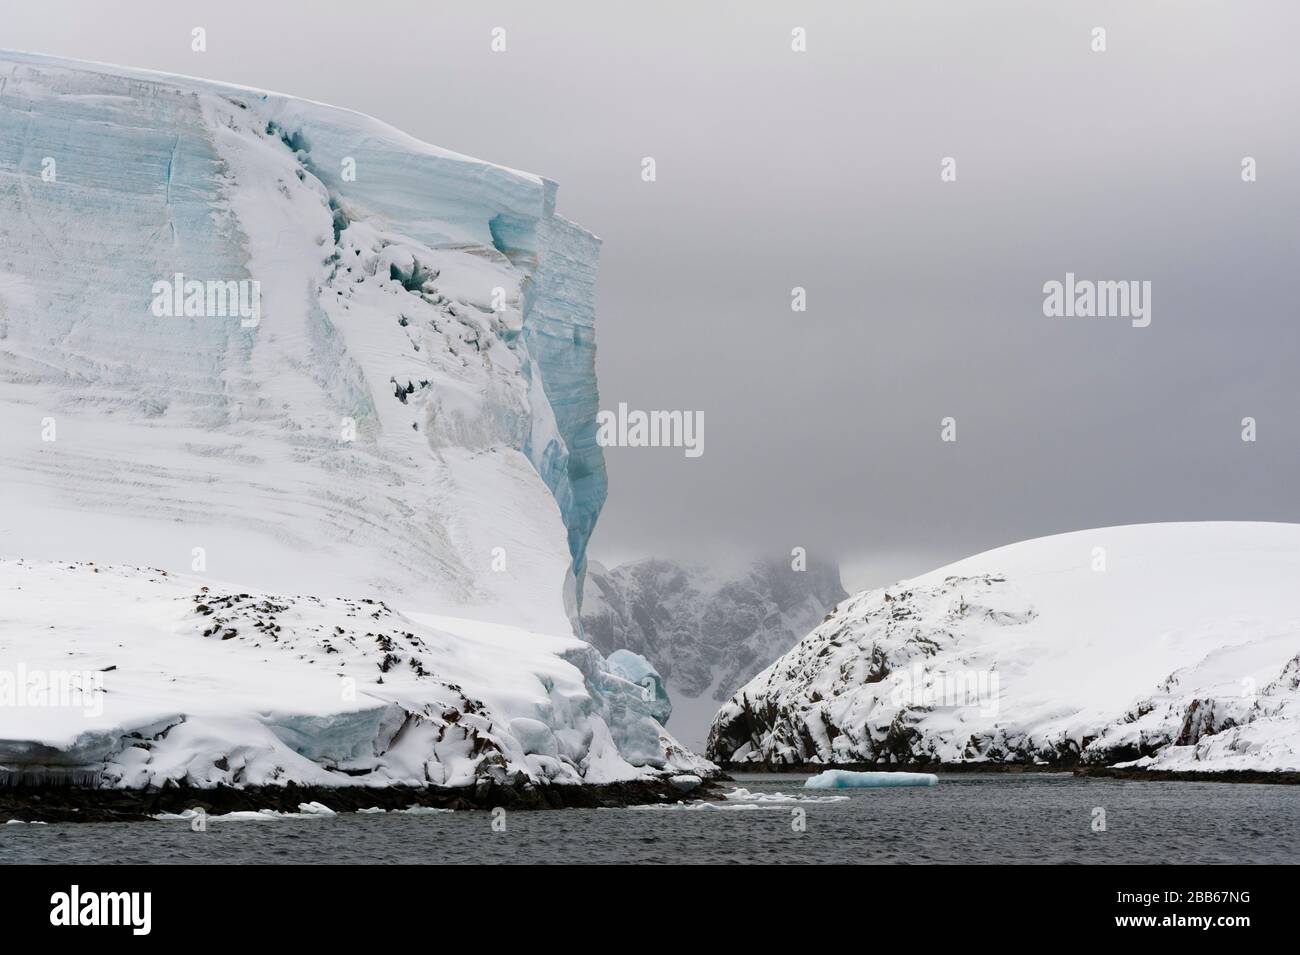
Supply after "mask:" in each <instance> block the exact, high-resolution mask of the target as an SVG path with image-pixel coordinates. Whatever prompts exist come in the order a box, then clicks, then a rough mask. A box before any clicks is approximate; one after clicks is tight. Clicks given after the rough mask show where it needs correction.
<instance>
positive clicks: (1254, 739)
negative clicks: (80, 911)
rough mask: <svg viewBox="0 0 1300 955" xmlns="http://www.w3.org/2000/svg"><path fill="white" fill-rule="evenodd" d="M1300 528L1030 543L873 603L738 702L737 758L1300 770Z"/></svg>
mask: <svg viewBox="0 0 1300 955" xmlns="http://www.w3.org/2000/svg"><path fill="white" fill-rule="evenodd" d="M1298 573H1300V525H1294V524H1249V523H1241V524H1237V523H1204V524H1152V525H1136V526H1128V527H1113V528H1105V529H1100V530H1093V531H1080V532H1076V533H1072V534H1063V535H1060V536H1056V537H1048V538H1042V539H1039V540H1033V541H1027V542H1024V543H1020V544H1013V545H1010V546H1008V547H1003V548H999V549H997V550H993V551H989V552H987V553H985V554H980V555H977V556H974V557H971V558H968V559H966V560H963V561H959V562H957V563H956V564H952V565H949V566H947V567H944V568H941V569H939V570H936V571H933V572H931V573H929V574H926V575H924V576H921V577H918V578H915V579H912V580H907V581H902V582H900V583H898V584H896V585H894V586H892V587H887V588H883V589H879V590H872V591H866V592H863V593H860V594H857V595H855V596H854V597H852V598H850V599H849V600H848V601H845V602H844V603H842V604H841V605H840V606H839V607H838V608H836V611H835V614H834V615H833V616H832V617H831V618H830V619H828V620H827V621H826V622H825V623H823V624H822V625H821V626H819V627H817V628H816V629H815V630H814V631H813V632H812V633H811V634H809V635H808V636H807V637H806V638H805V639H804V640H803V641H801V642H800V643H799V644H798V645H797V646H796V647H794V648H793V649H792V650H790V652H789V653H787V654H785V655H784V656H783V657H781V658H780V659H778V660H777V661H776V662H774V663H773V664H771V666H769V667H768V668H767V669H766V670H764V671H763V672H762V673H760V674H759V675H758V676H756V677H755V678H754V679H753V680H751V681H750V682H749V683H748V684H746V685H745V686H744V687H742V688H741V689H740V690H739V691H738V692H737V693H736V694H735V695H733V696H732V698H731V699H730V700H728V701H727V703H726V704H725V705H724V706H723V707H722V708H721V709H720V710H719V712H718V714H717V716H716V718H715V720H714V724H713V727H712V730H711V732H710V736H709V741H708V749H707V751H708V753H709V755H710V756H711V757H712V758H714V759H718V760H722V761H740V762H744V761H755V762H769V763H806V762H812V763H832V764H833V763H859V762H862V763H916V762H920V763H924V762H930V761H939V762H961V761H975V762H982V761H983V762H1022V763H1049V764H1059V765H1075V764H1080V763H1082V764H1093V765H1132V766H1138V767H1145V768H1150V769H1156V770H1161V769H1167V770H1202V771H1218V770H1234V769H1241V770H1289V771H1294V770H1297V769H1300V678H1298V676H1297V674H1298V672H1300V652H1298V651H1300V637H1298V636H1297V635H1298V634H1300V591H1297V590H1296V587H1295V584H1294V582H1295V580H1296V576H1297V574H1298Z"/></svg>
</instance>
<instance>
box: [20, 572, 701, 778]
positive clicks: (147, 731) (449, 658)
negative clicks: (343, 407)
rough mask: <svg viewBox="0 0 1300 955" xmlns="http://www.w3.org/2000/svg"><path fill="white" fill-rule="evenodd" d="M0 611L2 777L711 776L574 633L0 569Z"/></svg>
mask: <svg viewBox="0 0 1300 955" xmlns="http://www.w3.org/2000/svg"><path fill="white" fill-rule="evenodd" d="M0 608H3V609H0V661H3V663H4V666H3V667H0V704H3V705H0V782H8V781H13V780H18V781H22V782H29V783H31V782H51V781H54V782H58V781H65V782H77V783H81V784H97V785H107V786H119V787H129V788H139V787H143V786H161V785H164V784H167V783H169V782H175V783H182V784H185V785H190V786H198V787H207V786H214V785H219V784H230V785H268V784H283V783H286V782H296V783H300V784H304V785H335V786H354V785H360V786H385V785H396V784H404V785H414V786H420V785H425V784H433V785H438V786H469V785H473V784H476V783H477V782H478V781H480V780H494V781H496V782H499V783H504V784H510V783H516V784H517V783H519V782H523V781H527V782H531V783H534V784H546V783H550V784H566V783H580V782H585V783H604V782H615V781H621V780H629V779H640V778H647V777H651V776H655V775H660V774H663V773H673V772H692V773H700V772H706V771H707V770H708V769H709V768H710V767H708V765H707V764H706V763H705V762H704V761H703V760H701V759H699V757H696V756H693V755H691V754H690V753H687V752H685V751H684V750H682V749H681V748H680V747H679V746H677V744H676V743H675V742H674V741H673V740H672V739H671V738H670V737H669V736H668V735H667V734H666V733H664V732H663V731H662V729H661V727H660V725H659V723H658V722H657V721H656V720H655V719H654V718H653V715H652V713H653V708H654V702H653V698H652V697H649V698H648V694H646V693H645V692H644V691H643V688H642V687H641V686H639V685H636V684H634V683H631V682H629V681H627V680H625V679H622V678H621V677H620V676H619V675H618V674H617V673H615V672H612V668H609V667H606V665H605V663H604V661H603V660H602V659H601V657H600V654H598V653H597V652H596V651H595V650H594V649H593V648H592V647H591V646H590V645H589V644H587V643H584V642H583V641H581V640H578V639H577V638H575V637H553V636H548V635H544V634H538V633H530V632H527V631H524V630H521V629H518V628H515V627H509V626H505V625H501V624H486V623H481V622H477V621H468V620H463V619H457V618H448V617H438V616H433V615H423V614H411V615H403V614H401V613H399V612H397V611H395V610H393V609H391V608H390V607H389V606H388V605H387V604H385V603H384V602H383V601H377V600H373V599H369V598H360V599H353V598H347V597H302V596H279V595H274V594H266V593H262V592H258V591H243V592H241V591H237V590H232V589H228V588H222V587H216V586H209V585H208V584H207V583H205V582H204V581H203V580H201V579H199V578H195V577H180V576H175V575H170V574H167V573H165V572H163V571H159V570H150V569H144V568H129V567H120V566H118V567H107V566H105V567H100V566H98V565H91V564H84V563H83V564H62V563H52V562H47V561H22V560H6V561H0ZM19 688H20V689H21V692H15V691H16V689H19Z"/></svg>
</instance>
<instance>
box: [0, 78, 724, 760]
mask: <svg viewBox="0 0 1300 955" xmlns="http://www.w3.org/2000/svg"><path fill="white" fill-rule="evenodd" d="M555 190H556V187H555V184H554V183H551V182H549V181H547V180H544V179H542V178H539V177H537V176H533V175H530V174H527V173H522V172H517V171H514V170H510V169H506V168H503V167H500V166H495V165H492V164H489V163H484V162H481V161H478V160H474V159H470V158H468V157H465V156H460V155H457V154H455V153H451V152H448V151H445V150H442V149H439V148H437V147H434V146H430V145H428V144H425V143H422V142H419V141H417V140H414V139H412V138H411V137H409V136H406V135H405V134H403V133H401V132H399V131H398V130H395V129H393V128H391V127H389V126H386V125H385V124H383V123H380V122H378V121H376V120H374V119H371V118H369V117H366V116H362V115H360V114H356V113H352V112H349V111H347V110H342V109H337V108H334V107H329V106H325V105H322V104H318V103H312V102H307V101H304V100H298V99H294V98H291V97H287V96H281V95H278V94H273V93H265V92H261V91H257V90H250V89H245V88H240V87H233V86H226V85H221V84H216V83H211V82H207V81H203V80H196V79H190V78H184V77H174V76H166V75H162V74H153V73H147V72H143V71H134V70H129V69H123V68H119V67H110V66H102V65H96V64H85V63H75V62H70V61H62V60H57V59H52V58H47V57H41V56H35V55H29V54H11V53H0V481H2V482H3V484H4V486H5V489H6V493H5V494H4V495H3V496H2V497H0V591H3V595H4V596H3V600H4V606H5V608H6V614H5V618H4V619H3V620H0V690H3V688H4V686H8V687H9V688H10V690H11V691H14V692H20V693H21V692H24V690H23V687H24V686H25V683H23V682H22V681H23V680H24V679H25V676H22V675H23V674H32V673H36V674H57V673H61V672H63V671H65V670H66V669H67V666H68V663H69V661H70V660H74V659H75V660H77V661H79V663H85V664H86V665H87V667H89V669H88V670H87V672H88V673H92V672H93V673H94V674H103V678H104V680H105V682H106V686H105V689H106V691H107V692H106V694H105V696H104V697H103V700H102V702H103V707H102V711H101V712H97V713H88V712H83V711H80V710H78V709H77V708H76V707H71V708H69V707H67V706H54V707H34V708H32V707H27V708H24V707H14V708H9V707H0V764H3V767H4V768H5V772H6V773H8V774H10V775H12V776H14V777H15V778H18V779H26V780H35V781H39V780H40V779H42V778H46V777H50V776H57V775H59V774H60V773H61V774H63V777H62V778H68V779H73V780H79V781H89V782H94V783H96V784H100V785H118V786H146V785H160V784H163V783H166V782H167V781H169V780H170V781H184V782H186V783H188V784H191V785H198V786H205V785H217V784H237V785H246V784H258V783H263V784H265V783H282V782H286V781H290V780H292V781H297V782H304V783H312V782H315V783H322V784H330V785H351V784H353V783H361V784H367V785H383V784H389V783H394V782H400V783H406V784H416V785H419V784H424V783H432V784H437V785H468V784H470V783H473V782H474V781H475V780H483V779H497V780H501V781H505V782H515V783H517V782H519V781H524V782H526V783H530V784H531V783H572V782H608V781H616V780H627V779H642V778H646V777H647V774H651V775H653V774H661V775H662V774H667V775H672V774H675V773H681V772H691V773H697V774H699V773H704V774H707V773H708V772H710V771H711V769H712V767H710V766H709V764H707V763H706V762H705V761H703V760H700V759H699V758H698V757H695V756H693V755H692V754H690V753H688V752H687V751H685V750H684V749H683V748H682V747H681V746H680V745H679V744H678V743H677V742H676V741H675V740H674V739H672V737H671V736H670V735H668V734H667V733H666V732H665V731H664V730H663V728H662V726H661V725H660V722H659V721H658V720H657V719H656V714H657V713H659V712H660V703H661V701H659V700H657V699H655V698H654V697H653V695H651V696H649V697H647V696H646V691H645V689H644V688H643V687H641V686H638V685H637V684H635V683H633V682H632V681H630V680H628V679H626V678H625V677H624V676H623V675H621V671H619V670H617V668H614V667H611V666H610V665H609V664H608V663H607V662H606V661H605V660H604V658H603V657H602V656H601V655H600V654H599V653H598V652H596V651H595V650H594V649H593V648H592V647H590V646H589V645H588V644H585V643H583V642H581V641H580V640H577V639H575V638H573V637H572V636H571V635H570V634H571V633H572V630H573V623H574V620H575V619H576V613H577V606H578V604H577V603H575V602H574V600H575V599H576V600H578V601H580V599H581V582H582V575H583V570H584V564H585V550H586V545H587V540H588V538H589V536H590V534H591V530H592V527H593V525H594V523H595V520H596V518H597V516H598V514H599V512H600V509H601V505H602V504H603V501H604V497H605V487H606V479H605V468H604V461H603V457H602V455H601V451H600V449H599V447H598V446H597V445H596V442H595V413H596V406H597V401H598V398H597V392H596V382H595V374H594V347H595V346H594V331H593V320H594V316H593V308H592V297H593V291H594V280H595V263H596V256H597V252H598V241H597V240H596V239H595V238H594V237H593V236H591V235H590V234H588V233H586V232H584V231H583V230H582V229H580V228H579V227H577V226H575V225H573V224H572V223H570V222H568V221H567V220H564V219H563V218H561V217H560V216H558V215H556V213H555ZM194 282H198V283H201V285H200V293H199V294H198V296H197V298H196V299H194V302H193V304H194V308H193V310H191V308H190V305H191V296H190V291H189V284H187V283H194ZM217 283H221V285H220V288H222V289H224V288H226V284H225V283H230V286H229V287H230V288H235V289H236V290H237V292H238V294H237V296H236V297H238V296H239V295H243V294H244V291H245V290H249V291H250V294H249V296H248V298H249V299H255V301H256V302H257V304H258V307H257V309H256V314H255V315H251V316H250V315H241V314H232V313H230V311H229V310H226V309H220V308H215V309H214V307H213V303H214V301H218V300H216V299H214V298H213V297H212V296H213V295H214V293H213V291H212V286H213V285H215V284H217ZM173 285H174V286H176V292H175V295H173V294H172V292H171V291H169V289H170V287H171V286H173ZM160 286H161V287H162V289H163V293H162V294H161V297H160V292H159V287H160ZM203 286H207V287H208V288H207V291H206V295H205V294H204V288H203ZM253 291H255V293H256V294H255V295H253V294H252V292H253ZM160 303H161V304H163V305H166V306H167V307H166V308H161V309H160V307H159V306H160ZM173 304H174V305H177V306H182V307H179V308H173V307H171V305H173ZM142 568H144V569H142ZM155 568H157V569H155ZM392 608H400V610H399V609H392ZM561 634H563V635H564V636H559V635H561ZM15 687H16V688H17V689H16V690H15ZM342 688H346V691H345V690H344V689H342Z"/></svg>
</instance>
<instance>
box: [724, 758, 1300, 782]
mask: <svg viewBox="0 0 1300 955" xmlns="http://www.w3.org/2000/svg"><path fill="white" fill-rule="evenodd" d="M718 768H719V769H721V770H722V771H723V773H725V774H727V775H728V777H729V775H730V774H731V773H741V774H744V773H820V772H822V771H824V770H827V769H846V770H849V771H851V772H876V773H894V772H898V773H917V772H925V773H938V774H952V775H961V774H963V773H1009V774H1013V775H1014V774H1019V773H1070V774H1072V775H1074V776H1080V777H1091V778H1096V779H1130V780H1140V781H1143V782H1196V783H1267V784H1270V785H1281V786H1294V785H1298V784H1300V772H1281V771H1279V772H1268V771H1263V770H1222V771H1217V772H1194V771H1188V770H1160V769H1138V768H1135V767H1127V766H1079V765H1073V766H1070V765H1060V764H1036V763H973V762H972V763H939V762H927V763H891V764H887V765H882V764H879V763H780V764H773V765H763V764H761V763H718Z"/></svg>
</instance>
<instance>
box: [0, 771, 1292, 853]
mask: <svg viewBox="0 0 1300 955" xmlns="http://www.w3.org/2000/svg"><path fill="white" fill-rule="evenodd" d="M803 780H804V777H802V776H794V775H744V776H741V775H737V777H736V782H735V783H734V784H730V785H732V786H735V787H743V788H745V789H746V790H748V791H749V792H750V793H752V794H756V795H757V796H758V797H760V799H762V798H763V797H766V799H768V800H778V801H749V802H745V801H734V800H733V801H729V802H727V803H724V804H722V805H724V806H727V807H737V806H749V807H757V808H716V805H715V806H710V807H707V808H698V807H697V808H677V807H674V808H654V809H569V810H552V811H541V812H511V813H508V814H507V815H506V816H505V817H504V822H505V831H504V832H494V831H493V828H492V822H493V817H492V816H491V814H489V813H487V812H444V813H435V814H426V815H407V814H400V813H387V814H382V815H381V814H375V815H362V814H348V815H342V814H340V815H337V816H325V817H313V818H283V817H282V818H274V819H269V820H266V821H259V820H235V819H227V820H223V819H221V818H211V819H209V821H208V825H207V831H205V832H193V831H191V829H190V827H189V825H188V824H187V823H186V822H183V821H158V822H141V823H104V824H81V825H48V826H34V825H7V826H0V862H6V863H9V862H58V863H69V862H72V863H79V862H112V863H154V862H163V863H167V862H173V863H227V864H246V863H276V862H303V863H433V862H438V863H445V862H450V863H466V862H471V863H472V862H484V863H497V862H567V863H583V862H648V863H672V862H684V863H698V862H766V863H827V862H830V863H835V862H840V863H927V862H966V863H1007V862H1022V863H1049V862H1055V863H1075V862H1077V863H1232V862H1238V863H1240V862H1271V863H1297V862H1300V786H1265V785H1245V784H1226V783H1182V782H1178V783H1176V782H1130V781H1121V780H1103V779H1075V778H1074V777H1073V776H1070V775H1065V774H1043V775H1007V774H988V775H975V774H959V775H952V776H942V777H941V782H940V784H939V785H938V786H937V787H934V788H926V789H874V790H841V791H838V792H834V793H827V792H825V791H818V792H814V791H811V790H804V789H802V788H801V787H802V785H803ZM782 795H784V796H788V797H796V798H798V799H799V800H801V801H798V802H785V801H779V800H780V799H781V796H782ZM827 795H841V796H848V798H847V799H843V800H838V801H834V802H824V801H806V800H811V799H817V798H823V799H824V798H825V797H826V796H827ZM1096 809H1103V810H1104V811H1105V826H1106V828H1105V831H1104V832H1098V831H1094V825H1095V823H1094V819H1095V818H1097V816H1096V814H1095V812H1094V810H1096ZM795 810H802V821H803V823H804V827H805V828H804V830H803V831H796V825H795V824H796V823H798V822H799V821H800V814H799V813H797V812H795Z"/></svg>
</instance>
